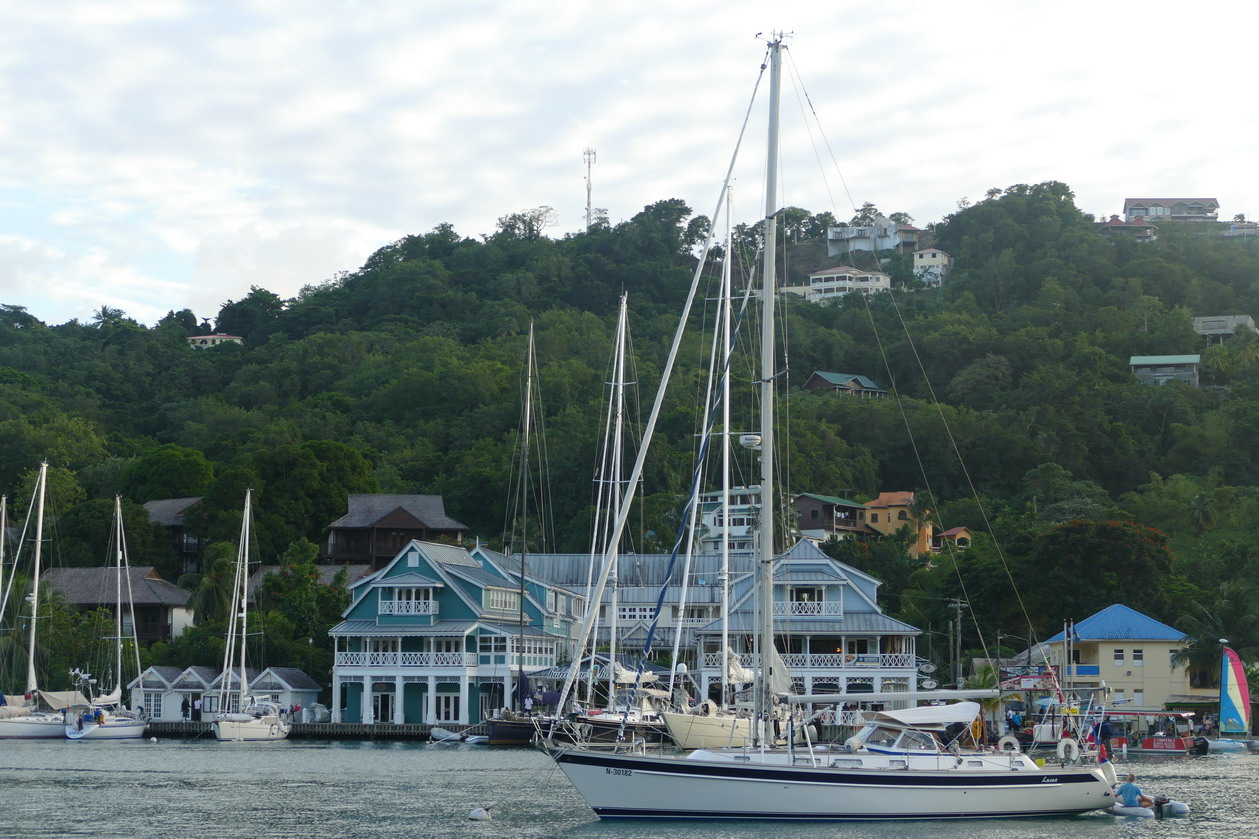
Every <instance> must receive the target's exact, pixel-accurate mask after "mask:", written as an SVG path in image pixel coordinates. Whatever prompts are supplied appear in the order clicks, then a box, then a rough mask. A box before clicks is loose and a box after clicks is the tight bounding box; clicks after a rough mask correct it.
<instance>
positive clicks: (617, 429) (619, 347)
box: [592, 294, 629, 708]
mask: <svg viewBox="0 0 1259 839" xmlns="http://www.w3.org/2000/svg"><path fill="white" fill-rule="evenodd" d="M628 312H629V304H628V301H627V299H626V296H625V295H623V294H622V295H621V308H620V312H619V313H618V315H617V320H616V349H615V351H614V360H613V375H612V380H613V381H612V412H613V421H612V451H611V452H610V453H609V454H610V455H611V462H612V469H611V472H610V474H609V476H608V477H609V478H610V479H611V487H612V496H611V498H610V499H609V501H610V505H609V509H610V510H615V511H617V513H619V512H620V510H621V504H622V503H623V501H622V499H623V497H624V493H623V492H622V486H621V467H622V465H623V461H622V448H623V442H622V441H623V437H624V431H623V428H624V423H625V332H626V329H627V328H628V325H629V324H628V321H629V314H628ZM610 533H611V529H609V534H610ZM606 550H607V553H606V556H607V557H608V558H609V559H608V561H610V562H611V563H612V575H611V577H610V578H609V580H608V582H609V584H610V585H611V586H612V602H611V603H610V604H609V606H608V631H609V634H608V664H609V667H608V707H609V708H615V707H616V706H615V702H616V633H617V625H618V623H619V622H620V621H619V616H618V615H617V609H618V608H619V605H618V602H617V585H618V566H619V565H620V562H621V552H620V540H619V539H617V540H616V541H614V542H611V543H610V544H608V545H607V546H606ZM592 669H593V668H592Z"/></svg>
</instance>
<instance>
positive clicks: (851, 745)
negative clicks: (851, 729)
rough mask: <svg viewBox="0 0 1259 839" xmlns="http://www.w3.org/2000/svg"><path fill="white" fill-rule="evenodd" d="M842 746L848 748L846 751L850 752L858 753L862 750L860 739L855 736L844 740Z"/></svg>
mask: <svg viewBox="0 0 1259 839" xmlns="http://www.w3.org/2000/svg"><path fill="white" fill-rule="evenodd" d="M844 745H845V746H847V747H848V751H850V752H859V751H861V749H862V742H861V738H860V737H858V736H857V735H855V734H854V735H853V736H851V737H849V738H848V739H847V740H845V741H844Z"/></svg>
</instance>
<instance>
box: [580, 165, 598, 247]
mask: <svg viewBox="0 0 1259 839" xmlns="http://www.w3.org/2000/svg"><path fill="white" fill-rule="evenodd" d="M581 156H582V159H583V160H585V161H586V229H587V230H589V229H590V224H591V222H592V221H593V220H594V211H593V210H592V209H591V206H590V191H591V188H592V187H593V186H594V182H593V181H592V180H591V178H590V170H591V169H592V168H593V167H594V164H595V150H594V149H592V148H590V147H589V146H587V147H586V150H585V151H583V152H582V153H581Z"/></svg>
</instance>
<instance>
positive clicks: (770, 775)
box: [552, 751, 1114, 821]
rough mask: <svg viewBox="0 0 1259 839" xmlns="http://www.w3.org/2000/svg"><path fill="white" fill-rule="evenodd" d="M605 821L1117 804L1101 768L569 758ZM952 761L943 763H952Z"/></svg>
mask: <svg viewBox="0 0 1259 839" xmlns="http://www.w3.org/2000/svg"><path fill="white" fill-rule="evenodd" d="M552 756H553V757H554V759H555V760H556V762H557V763H558V764H559V767H560V769H561V770H562V771H563V772H564V774H565V775H566V776H567V777H568V779H569V781H570V782H572V784H573V786H574V787H576V788H577V791H578V792H580V793H581V795H582V797H583V798H585V799H586V801H587V803H589V804H590V806H591V808H592V809H593V810H594V811H595V813H596V814H597V815H598V816H599V817H600V818H605V819H611V818H638V819H643V818H648V819H649V818H659V819H744V820H793V821H860V820H884V819H964V818H1017V817H1027V816H1060V815H1071V814H1076V813H1085V812H1088V811H1091V810H1099V809H1102V808H1105V807H1109V806H1111V805H1112V804H1114V797H1113V795H1112V794H1111V789H1110V785H1109V784H1107V783H1106V780H1105V778H1104V777H1102V775H1101V773H1100V772H1098V771H1097V770H1096V769H1092V768H1072V767H1064V768H1061V769H1059V768H1055V769H1053V770H1052V771H1050V770H1045V771H1028V770H1022V771H1005V772H993V771H967V770H964V769H959V768H952V769H949V768H941V769H938V770H920V769H912V770H904V769H902V770H900V771H865V772H862V771H856V772H852V771H844V770H842V769H837V768H833V767H831V766H829V765H823V766H808V765H805V766H801V765H793V764H792V763H790V762H782V763H778V762H772V763H771V762H769V761H768V760H762V759H761V756H760V755H759V754H757V753H748V754H746V755H745V757H746V760H739V761H735V760H726V759H721V760H706V759H695V758H693V757H692V758H671V757H656V756H651V757H648V756H640V755H623V754H596V753H590V752H580V751H560V752H555V753H553V754H552ZM954 761H955V759H954V758H953V757H952V756H948V757H946V758H945V759H944V760H942V761H941V765H942V766H943V765H944V764H945V763H950V764H953V765H954V767H956V763H955V762H954Z"/></svg>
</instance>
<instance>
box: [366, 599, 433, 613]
mask: <svg viewBox="0 0 1259 839" xmlns="http://www.w3.org/2000/svg"><path fill="white" fill-rule="evenodd" d="M438 613H439V608H438V602H437V601H436V600H381V601H380V614H382V615H436V614H438Z"/></svg>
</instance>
